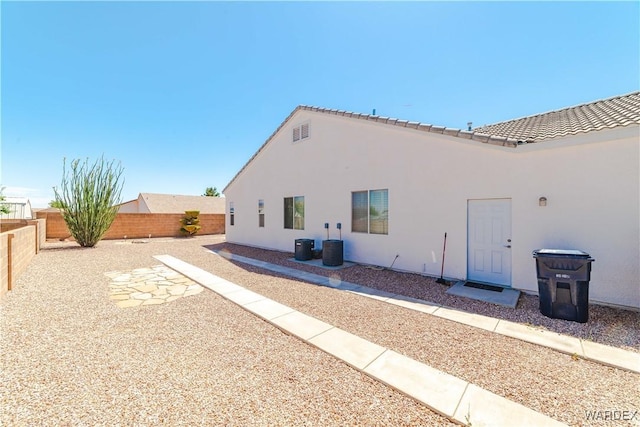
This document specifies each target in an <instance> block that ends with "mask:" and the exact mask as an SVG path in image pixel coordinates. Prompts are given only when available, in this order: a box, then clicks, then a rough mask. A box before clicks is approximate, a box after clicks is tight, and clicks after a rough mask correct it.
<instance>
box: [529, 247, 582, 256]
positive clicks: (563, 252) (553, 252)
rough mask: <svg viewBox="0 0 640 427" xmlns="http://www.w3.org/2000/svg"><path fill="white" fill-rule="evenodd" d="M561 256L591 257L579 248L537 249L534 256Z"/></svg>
mask: <svg viewBox="0 0 640 427" xmlns="http://www.w3.org/2000/svg"><path fill="white" fill-rule="evenodd" d="M538 255H543V256H561V257H571V258H589V257H590V256H591V255H589V254H588V253H586V252H583V251H579V250H577V249H536V250H535V251H533V256H534V257H535V256H538Z"/></svg>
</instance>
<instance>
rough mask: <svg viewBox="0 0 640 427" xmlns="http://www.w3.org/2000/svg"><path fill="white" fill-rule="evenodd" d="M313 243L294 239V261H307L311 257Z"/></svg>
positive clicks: (308, 240) (309, 240) (310, 240)
mask: <svg viewBox="0 0 640 427" xmlns="http://www.w3.org/2000/svg"><path fill="white" fill-rule="evenodd" d="M314 243H315V242H314V240H313V239H296V246H295V259H296V261H309V260H310V259H311V258H312V256H313V246H314Z"/></svg>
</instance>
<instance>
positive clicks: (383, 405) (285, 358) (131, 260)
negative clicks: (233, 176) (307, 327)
mask: <svg viewBox="0 0 640 427" xmlns="http://www.w3.org/2000/svg"><path fill="white" fill-rule="evenodd" d="M205 247H206V248H210V249H213V250H228V251H230V252H233V253H237V254H239V255H244V256H250V257H253V258H258V259H264V260H267V261H269V262H273V263H279V264H284V265H287V266H290V267H295V268H300V269H303V270H307V271H312V272H314V273H318V274H325V275H338V276H339V277H340V278H341V279H342V280H347V281H351V282H355V283H360V284H364V285H367V286H370V287H374V288H378V289H384V290H387V291H392V292H399V293H403V294H405V295H408V296H412V297H416V298H422V299H425V300H428V301H432V302H437V303H440V304H446V305H448V306H452V307H458V308H463V309H465V310H468V311H473V312H477V313H481V314H486V315H490V316H495V317H501V318H505V319H510V320H515V321H522V322H528V323H531V324H535V325H541V326H543V327H545V328H547V329H551V330H556V331H558V332H562V333H570V334H572V335H575V336H581V337H590V338H591V339H593V340H594V341H598V342H603V343H606V344H610V345H617V346H620V347H626V348H632V349H634V350H635V351H639V348H638V347H639V345H638V336H637V335H638V330H640V328H639V315H638V313H631V312H624V311H619V310H613V309H608V308H604V307H592V308H591V316H590V322H589V323H587V324H586V325H580V324H577V323H575V322H564V321H557V320H553V319H547V318H544V316H541V315H540V314H539V313H537V314H536V311H537V306H536V304H537V299H536V298H535V297H524V298H521V301H520V303H519V305H518V308H517V309H516V310H512V309H505V308H501V307H496V306H491V305H489V304H485V303H480V302H469V301H462V300H461V299H458V298H455V297H450V296H448V295H445V294H444V291H443V290H442V285H437V284H435V283H431V282H434V281H433V280H432V279H428V278H425V277H422V276H419V275H412V274H404V273H397V272H390V271H378V270H373V269H369V268H365V267H363V266H354V267H350V268H346V269H344V270H339V271H328V270H325V269H321V268H315V267H309V266H304V265H301V264H299V263H293V262H290V261H288V260H287V259H288V258H291V257H292V254H287V253H281V252H275V251H263V250H258V249H254V248H247V247H243V246H237V245H230V244H227V243H224V241H223V237H222V236H198V237H195V238H192V239H151V240H150V241H148V242H146V243H138V244H136V243H126V244H123V242H117V241H103V242H100V243H99V244H98V246H97V247H96V248H93V249H81V248H79V247H78V246H77V245H74V244H70V243H51V244H47V245H45V247H44V249H43V251H42V252H41V253H40V254H39V255H38V256H36V257H35V259H34V260H33V261H32V263H31V265H30V266H29V268H28V270H27V271H26V272H25V273H24V274H23V275H22V276H21V277H20V278H19V280H18V281H17V283H16V284H15V286H14V290H13V291H12V292H10V293H9V294H8V295H7V296H6V297H5V298H4V299H3V300H2V302H0V333H1V336H0V351H1V352H2V355H3V357H2V361H1V362H0V382H1V383H2V385H3V387H2V388H0V404H1V405H2V408H3V409H2V411H1V413H0V425H33V424H39V425H78V424H80V425H115V424H120V425H158V424H165V425H221V424H224V425H287V426H289V425H380V426H382V425H384V426H389V425H447V424H448V420H447V419H446V418H444V417H442V416H440V415H438V414H436V413H434V412H432V411H430V410H428V409H426V408H425V407H423V406H421V405H420V404H417V403H415V402H414V401H413V400H411V399H409V398H407V397H405V396H403V395H402V394H400V393H398V392H396V391H394V390H392V389H390V388H388V387H386V386H384V385H382V384H379V383H377V382H375V381H373V380H372V379H370V378H368V377H367V376H365V375H363V374H360V373H359V372H357V371H355V370H354V369H351V368H350V367H348V366H346V365H345V364H343V363H341V362H340V361H338V360H336V359H334V358H332V357H331V356H328V355H326V354H324V353H323V352H321V351H319V350H317V349H315V348H313V347H311V346H308V345H306V344H304V343H302V342H300V341H299V340H297V339H296V338H293V337H291V336H288V335H286V334H284V333H282V332H281V331H280V330H278V329H276V328H274V327H272V326H270V325H269V324H267V323H265V322H263V321H261V320H259V319H258V318H256V317H254V316H253V315H252V314H249V313H247V312H245V311H244V310H242V309H241V308H239V307H237V306H235V305H234V304H233V303H230V302H228V301H226V300H224V299H223V298H221V297H219V296H217V295H216V294H215V293H213V292H211V291H205V292H202V293H200V294H198V295H194V296H190V297H186V298H182V299H179V300H176V301H173V302H170V303H167V304H162V305H154V306H144V307H134V308H118V307H117V306H116V305H115V304H114V302H113V301H111V300H110V299H109V289H108V285H109V278H108V277H107V276H106V275H105V274H104V273H106V272H109V271H114V270H123V271H124V270H133V269H136V268H143V267H150V266H153V265H157V264H159V263H158V261H157V260H155V259H153V258H152V256H153V255H159V254H169V255H172V256H175V257H177V258H180V259H182V260H184V261H186V262H189V263H191V264H193V265H196V266H198V267H200V268H203V269H206V270H207V271H210V272H212V273H214V274H216V275H219V276H221V277H224V278H225V279H227V280H230V281H232V282H235V283H237V284H239V285H241V286H244V287H246V288H248V289H251V290H254V291H256V292H259V293H261V294H263V295H265V296H267V297H269V298H271V299H274V300H276V301H278V302H281V303H283V304H286V305H289V306H291V307H293V308H295V309H297V310H299V311H302V312H304V313H307V314H310V315H312V316H315V317H317V318H319V319H321V320H323V321H325V322H328V323H331V324H333V325H335V326H337V327H339V328H342V329H345V330H347V331H349V332H351V333H354V334H357V335H359V336H361V337H363V338H366V339H368V340H370V341H373V342H375V343H377V344H380V345H382V346H385V347H388V348H391V349H393V350H395V351H398V352H400V353H402V354H405V355H407V356H409V357H412V358H414V359H416V360H419V361H422V362H424V363H427V364H429V365H431V366H433V367H435V368H437V369H440V370H442V371H445V372H447V373H449V374H452V375H455V376H458V377H460V378H462V379H464V380H467V381H470V382H472V383H475V384H477V385H479V386H481V387H484V388H486V389H488V390H490V391H492V392H494V393H497V394H499V395H502V396H504V397H507V398H509V399H511V400H514V401H517V402H519V403H522V404H523V405H525V406H527V407H530V408H532V409H534V410H536V411H539V412H542V413H544V414H546V415H549V416H551V417H553V418H556V419H558V420H560V421H563V422H565V423H568V424H571V425H612V424H611V422H610V421H601V422H599V424H598V422H593V421H590V420H588V419H587V412H588V411H628V412H630V413H633V412H634V411H640V397H638V396H640V376H639V375H636V374H632V373H628V372H625V371H622V370H618V369H614V368H609V367H605V366H601V365H599V364H596V363H592V362H588V361H585V360H580V359H578V360H574V359H573V358H572V357H571V356H569V355H564V354H560V353H557V352H554V351H552V350H549V349H546V348H542V347H539V346H535V345H533V344H528V343H524V342H520V341H518V340H514V339H511V338H508V337H503V336H499V335H497V334H493V333H490V332H487V331H483V330H480V329H476V328H472V327H468V326H464V325H461V324H458V323H455V322H451V321H447V320H444V319H440V318H435V317H433V316H429V315H425V314H420V313H416V312H413V311H411V310H407V309H403V308H401V307H397V306H392V305H390V304H386V303H383V302H380V301H376V300H371V299H368V298H362V297H359V296H357V295H353V294H350V293H347V292H341V291H336V290H334V289H330V288H326V287H321V286H315V285H311V284H307V283H303V282H300V281H295V280H291V279H288V278H286V277H281V276H278V275H275V274H273V273H270V272H267V271H264V270H260V269H257V268H254V267H250V266H246V265H242V264H236V263H233V262H230V261H227V260H225V259H223V258H222V257H219V256H216V255H213V254H211V253H210V252H208V251H206V250H205ZM436 286H440V288H436ZM436 289H437V290H436ZM520 316H522V317H520ZM562 323H566V324H567V325H562ZM592 323H593V324H592ZM580 334H585V335H580ZM627 424H629V423H627ZM634 424H635V425H640V415H636V417H635V419H634V420H633V421H631V425H634Z"/></svg>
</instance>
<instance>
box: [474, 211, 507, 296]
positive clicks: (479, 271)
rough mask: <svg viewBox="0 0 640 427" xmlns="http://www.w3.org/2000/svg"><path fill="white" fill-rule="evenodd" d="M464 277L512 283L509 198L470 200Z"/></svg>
mask: <svg viewBox="0 0 640 427" xmlns="http://www.w3.org/2000/svg"><path fill="white" fill-rule="evenodd" d="M467 221H468V223H467V280H470V281H477V282H485V283H493V284H496V285H502V286H511V199H486V200H469V201H468V206H467Z"/></svg>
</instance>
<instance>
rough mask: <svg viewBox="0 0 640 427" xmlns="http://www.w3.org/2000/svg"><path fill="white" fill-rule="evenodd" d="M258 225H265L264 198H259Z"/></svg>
mask: <svg viewBox="0 0 640 427" xmlns="http://www.w3.org/2000/svg"><path fill="white" fill-rule="evenodd" d="M258 227H264V200H262V199H260V200H258Z"/></svg>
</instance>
